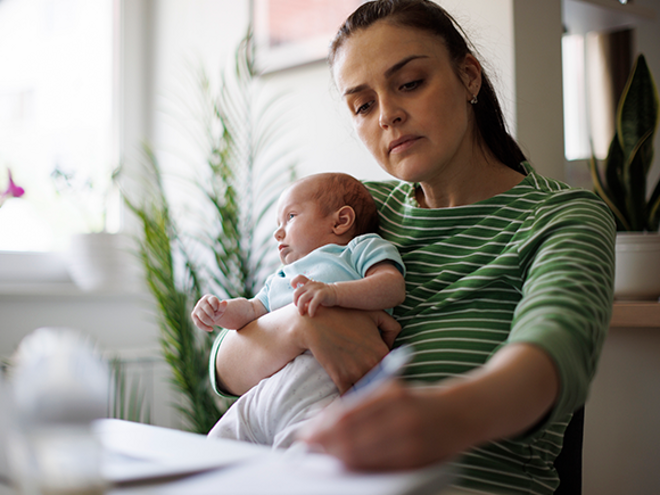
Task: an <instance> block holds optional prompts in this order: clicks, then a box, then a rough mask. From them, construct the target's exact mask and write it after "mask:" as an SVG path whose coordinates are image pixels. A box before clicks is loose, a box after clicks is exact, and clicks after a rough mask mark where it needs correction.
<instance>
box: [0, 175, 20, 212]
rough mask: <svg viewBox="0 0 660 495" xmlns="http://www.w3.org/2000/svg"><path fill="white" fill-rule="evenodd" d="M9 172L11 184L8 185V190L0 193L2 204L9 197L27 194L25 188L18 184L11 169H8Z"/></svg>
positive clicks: (0, 204) (0, 203) (0, 202)
mask: <svg viewBox="0 0 660 495" xmlns="http://www.w3.org/2000/svg"><path fill="white" fill-rule="evenodd" d="M7 172H8V174H9V185H8V186H7V190H6V191H5V192H3V193H2V195H0V206H2V203H4V202H5V201H6V200H7V199H8V198H20V197H21V196H23V194H25V189H23V188H22V187H20V186H17V185H16V184H15V183H14V180H13V179H12V178H11V170H9V169H7Z"/></svg>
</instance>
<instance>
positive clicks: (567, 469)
mask: <svg viewBox="0 0 660 495" xmlns="http://www.w3.org/2000/svg"><path fill="white" fill-rule="evenodd" d="M583 438H584V406H582V407H581V408H580V409H578V410H577V411H575V412H574V413H573V417H572V418H571V421H570V422H569V423H568V426H567V427H566V431H565V432H564V446H563V447H562V449H561V452H560V453H559V455H558V456H557V459H555V469H557V473H558V474H559V488H557V490H556V491H555V495H581V494H582V440H583Z"/></svg>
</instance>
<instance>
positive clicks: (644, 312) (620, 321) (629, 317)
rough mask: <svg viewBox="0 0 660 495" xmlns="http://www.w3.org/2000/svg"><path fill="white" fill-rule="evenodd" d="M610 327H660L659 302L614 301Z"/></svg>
mask: <svg viewBox="0 0 660 495" xmlns="http://www.w3.org/2000/svg"><path fill="white" fill-rule="evenodd" d="M610 327H611V328H658V329H660V302H656V301H639V302H633V301H630V302H628V301H625V302H624V301H615V302H614V308H613V311H612V321H611V322H610Z"/></svg>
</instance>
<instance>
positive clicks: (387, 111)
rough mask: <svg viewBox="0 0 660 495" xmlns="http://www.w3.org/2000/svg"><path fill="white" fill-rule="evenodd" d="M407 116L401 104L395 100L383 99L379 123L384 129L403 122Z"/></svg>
mask: <svg viewBox="0 0 660 495" xmlns="http://www.w3.org/2000/svg"><path fill="white" fill-rule="evenodd" d="M405 118H406V113H405V112H404V110H403V109H402V108H401V107H400V106H399V105H397V104H396V103H395V102H391V101H387V100H384V99H383V100H381V102H380V116H379V119H378V123H379V125H380V126H381V127H382V128H383V129H387V128H388V127H391V126H395V125H399V124H402V123H403V122H404V121H405Z"/></svg>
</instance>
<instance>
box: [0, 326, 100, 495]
mask: <svg viewBox="0 0 660 495" xmlns="http://www.w3.org/2000/svg"><path fill="white" fill-rule="evenodd" d="M14 365H15V366H14V367H13V370H12V374H11V386H12V390H13V394H12V395H13V412H14V428H12V430H11V431H10V432H9V435H8V442H7V448H8V451H7V452H8V454H7V458H8V461H9V467H10V477H11V478H12V481H13V482H14V483H15V484H16V485H17V487H18V488H19V490H20V492H21V493H23V494H26V495H32V494H35V495H37V494H45V493H48V494H64V493H67V494H83V493H85V494H91V493H102V492H103V483H102V481H101V475H100V458H101V448H100V445H99V444H98V442H97V440H96V439H95V437H94V436H93V435H92V432H91V427H90V423H91V421H92V420H94V419H97V418H102V417H105V416H106V415H107V410H108V387H109V382H110V374H109V370H108V366H107V364H106V363H105V362H104V361H103V360H102V358H101V357H100V354H99V353H98V352H97V351H96V350H95V348H94V346H93V345H92V343H91V342H90V340H89V339H88V338H85V337H83V336H82V335H81V334H79V333H78V332H74V331H72V330H67V329H58V328H40V329H38V330H36V331H34V332H33V333H32V334H30V335H28V336H27V337H25V338H24V339H23V341H22V342H21V344H20V346H19V348H18V350H17V352H16V355H15V359H14Z"/></svg>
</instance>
